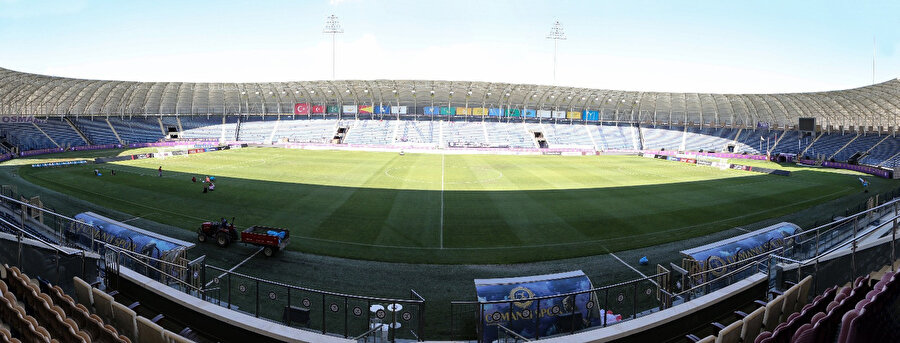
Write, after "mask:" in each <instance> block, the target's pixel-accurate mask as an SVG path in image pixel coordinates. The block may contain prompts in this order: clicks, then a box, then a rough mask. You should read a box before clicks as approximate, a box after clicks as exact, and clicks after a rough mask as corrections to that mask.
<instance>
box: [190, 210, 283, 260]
mask: <svg viewBox="0 0 900 343" xmlns="http://www.w3.org/2000/svg"><path fill="white" fill-rule="evenodd" d="M231 221H232V223H227V222H225V223H219V222H204V223H203V224H200V229H199V230H198V232H197V240H198V241H200V243H203V242H206V240H207V239H209V238H213V239H215V240H216V244H217V245H218V246H220V247H226V246H228V244H229V243H231V242H238V241H240V242H241V243H245V244H252V245H256V246H259V247H262V248H263V254H264V255H266V257H270V256H272V255H274V254H275V253H276V252H278V251H279V250H282V249H284V248H285V247H287V245H288V244H289V243H290V242H291V236H290V235H291V232H290V231H289V230H287V229H282V228H276V227H269V226H260V225H253V226H251V227H248V228H246V229H244V231H241V236H240V240H239V239H238V233H237V230H235V229H234V223H233V222H234V219H233V218H232V220H231Z"/></svg>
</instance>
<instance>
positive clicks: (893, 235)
mask: <svg viewBox="0 0 900 343" xmlns="http://www.w3.org/2000/svg"><path fill="white" fill-rule="evenodd" d="M896 241H897V203H894V227H893V228H892V229H891V270H892V271H894V272H896V271H897V268H896V267H894V265H895V264H896V263H894V261H896V260H897V253H896V251H897V250H896V247H895V246H894V244H895V242H896Z"/></svg>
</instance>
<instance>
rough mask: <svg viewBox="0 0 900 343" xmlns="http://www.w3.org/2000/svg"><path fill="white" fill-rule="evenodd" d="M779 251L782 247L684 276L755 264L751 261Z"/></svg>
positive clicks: (701, 274) (700, 274)
mask: <svg viewBox="0 0 900 343" xmlns="http://www.w3.org/2000/svg"><path fill="white" fill-rule="evenodd" d="M779 250H783V247H777V248H774V249H771V250H767V251H764V252H762V253H760V254H759V255H755V256H752V257H748V258H746V259H743V260H740V261H734V262H731V263H728V264H723V265H721V266H716V267H715V268H710V267H709V266H704V268H706V270H704V271H701V272H697V273H693V274H686V275H685V276H687V277H696V276H703V274H706V273H707V272H709V271H710V270H712V269H722V268H727V267H730V266H733V265H738V264H747V263H754V262H756V261H753V260H755V259H761V258H763V257H766V256H767V255H769V254H772V253H774V252H776V251H779Z"/></svg>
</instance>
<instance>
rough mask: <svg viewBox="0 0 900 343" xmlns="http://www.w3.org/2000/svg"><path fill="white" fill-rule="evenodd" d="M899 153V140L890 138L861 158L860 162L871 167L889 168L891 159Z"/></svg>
mask: <svg viewBox="0 0 900 343" xmlns="http://www.w3.org/2000/svg"><path fill="white" fill-rule="evenodd" d="M898 151H900V139H898V138H897V137H890V138H888V139H886V140H884V141H883V142H881V144H878V145H876V146H875V147H874V148H872V150H871V151H869V154H868V155H866V156H865V157H863V158H862V160H861V162H864V163H866V164H871V165H885V166H891V165H892V164H893V163H891V158H892V157H895V156H894V155H896V154H897V152H898Z"/></svg>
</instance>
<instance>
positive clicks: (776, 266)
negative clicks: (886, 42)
mask: <svg viewBox="0 0 900 343" xmlns="http://www.w3.org/2000/svg"><path fill="white" fill-rule="evenodd" d="M868 207H871V208H869V209H861V211H860V212H859V213H855V214H849V215H848V216H847V217H845V218H839V219H837V220H832V221H831V222H829V223H826V224H823V225H819V226H816V227H815V228H813V229H810V230H806V231H803V232H799V233H796V234H793V235H790V236H787V237H784V238H783V240H784V241H788V242H791V244H785V245H783V246H779V247H778V248H775V249H771V250H768V251H765V252H763V253H761V254H759V255H756V256H753V257H751V258H748V259H745V260H740V261H735V262H732V263H729V264H725V265H722V266H716V268H714V269H716V270H719V272H717V273H712V269H707V270H703V271H700V272H696V273H693V274H686V275H685V280H695V281H697V283H695V284H690V285H688V284H683V285H684V287H685V289H683V290H681V291H677V292H670V291H669V290H667V289H666V287H658V286H659V285H657V287H658V291H659V293H660V295H661V296H660V297H657V299H656V302H652V301H646V299H644V300H645V301H639V296H638V294H637V292H633V294H628V293H626V292H620V293H619V294H618V296H617V297H616V300H617V302H613V303H610V302H609V301H608V300H609V293H610V291H611V290H612V291H613V293H616V292H615V290H616V288H617V287H622V286H623V285H636V284H637V283H638V282H642V281H651V282H653V280H654V279H655V278H658V277H660V276H663V275H666V276H668V275H669V273H659V274H655V275H652V276H648V277H646V278H641V279H636V280H632V281H628V282H624V283H618V284H613V285H608V286H603V287H599V288H595V289H591V290H586V291H582V292H574V293H566V294H559V295H553V296H543V297H534V298H529V299H527V300H529V301H532V302H533V303H534V304H537V305H536V306H537V307H539V306H540V300H547V299H557V298H562V297H567V296H575V295H579V294H588V293H590V294H594V295H592V297H591V299H592V300H594V299H600V298H601V297H600V295H601V294H602V295H603V296H602V299H604V300H605V301H604V302H603V305H602V306H601V307H600V308H604V309H607V310H608V309H610V308H611V305H616V304H621V303H623V302H624V300H630V301H631V305H632V306H631V311H630V313H631V315H630V316H628V317H626V318H623V321H624V320H629V319H633V318H637V317H640V316H641V315H642V314H648V313H652V312H653V311H655V310H659V309H663V308H666V306H667V304H666V302H665V300H668V305H669V306H671V304H672V302H673V301H675V300H683V301H690V300H691V299H693V298H696V297H698V296H702V295H705V294H709V293H711V292H714V291H716V290H718V289H722V288H724V287H726V286H729V285H731V284H733V283H734V282H737V281H740V280H743V279H744V278H746V277H747V276H750V275H753V274H756V273H760V272H761V273H765V274H767V275H768V277H769V280H770V282H769V289H784V288H786V287H782V285H784V282H785V281H794V282H797V281H799V280H801V279H802V278H803V277H804V276H805V275H803V274H802V271H803V270H806V269H811V271H810V270H807V275H815V276H814V278H813V282H814V285H813V287H812V289H813V290H814V291H813V292H811V293H810V294H817V293H821V292H822V291H824V289H820V288H821V286H822V285H821V284H820V279H827V280H826V281H825V282H823V284H824V283H827V284H828V285H835V284H843V283H845V282H848V281H852V280H853V278H855V277H857V276H859V275H858V274H860V272H861V271H860V265H865V266H873V265H874V266H880V265H888V264H891V268H892V270H896V269H897V268H896V267H894V264H893V263H892V261H897V258H898V252H897V248H898V247H897V245H898V241H897V238H898V237H897V231H898V229H900V228H898V226H897V222H900V199H894V200H891V201H886V202H885V203H883V204H881V205H878V204H871V205H870V206H868ZM886 215H887V218H883V217H885V216H886ZM870 224H872V225H870ZM889 225H891V231H890V234H889V236H890V241H889V244H887V242H882V243H881V244H878V245H873V246H867V247H866V256H862V255H863V254H861V252H862V251H860V250H858V243H859V242H860V241H862V240H864V239H872V238H871V237H869V236H870V235H871V234H873V233H876V232H879V231H882V230H886V229H887V228H888V226H889ZM883 237H887V234H885V236H883ZM882 241H884V239H882ZM848 246H849V251H848V253H846V255H845V256H838V257H837V258H829V255H831V254H836V253H838V252H840V251H842V250H846V249H847V248H848ZM864 258H865V260H864ZM823 260H828V261H831V262H830V263H829V264H828V265H825V266H823V263H822V261H823ZM861 260H863V261H861ZM779 262H780V263H779ZM860 262H863V263H860ZM785 264H787V266H786V265H785ZM792 264H793V265H796V266H792ZM794 267H796V270H797V273H796V277H795V279H794V278H791V277H786V275H784V274H785V272H784V270H786V269H791V268H794ZM837 270H840V271H842V272H841V273H834V272H833V271H837ZM866 272H868V271H866ZM714 274H715V275H714ZM823 274H827V275H833V274H839V275H840V277H824V276H823ZM789 279H790V280H789ZM779 280H780V281H781V282H777V281H779ZM648 295H649V293H648ZM623 296H624V297H623ZM524 301H525V300H523V299H517V300H501V301H454V302H451V304H450V307H451V308H450V312H451V317H450V339H452V340H453V339H463V340H477V341H479V342H481V341H482V340H483V338H484V333H485V330H496V331H497V332H498V337H499V333H500V332H501V331H511V332H515V330H513V329H512V328H511V327H510V323H511V322H514V321H515V320H522V319H527V320H531V321H532V322H533V324H532V325H534V328H535V329H534V330H532V331H533V332H535V333H536V335H535V337H534V339H538V338H540V332H541V330H539V325H540V324H539V317H538V316H535V315H531V316H530V317H525V316H519V317H518V318H516V319H513V318H515V317H514V316H513V315H512V313H506V314H500V317H499V320H496V321H495V323H494V324H493V325H490V324H487V323H488V321H487V320H485V318H488V317H486V315H489V316H495V315H496V313H497V312H490V311H486V310H485V308H486V307H487V308H488V309H490V306H491V305H495V304H504V305H505V307H504V308H506V309H508V311H511V309H512V306H513V304H514V303H522V302H524ZM588 303H590V302H588ZM599 304H600V302H599V301H597V302H596V305H599ZM533 307H535V306H532V308H533ZM532 308H528V310H529V312H533V309H532ZM593 314H594V313H593V312H588V316H591V315H593ZM604 314H605V313H604ZM504 315H505V318H510V319H509V320H507V319H504ZM605 317H606V316H604V318H603V321H602V322H601V325H598V326H596V327H605V326H607V325H611V324H615V323H618V322H619V321H615V322H612V323H610V322H608V321H607V320H606V318H605ZM591 327H594V326H593V325H587V326H585V327H577V328H576V327H575V326H574V325H573V326H572V327H571V328H570V330H568V334H571V333H574V332H576V331H580V330H584V329H589V328H591ZM472 334H474V336H472ZM560 334H566V331H561V332H560ZM523 338H524V337H523Z"/></svg>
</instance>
